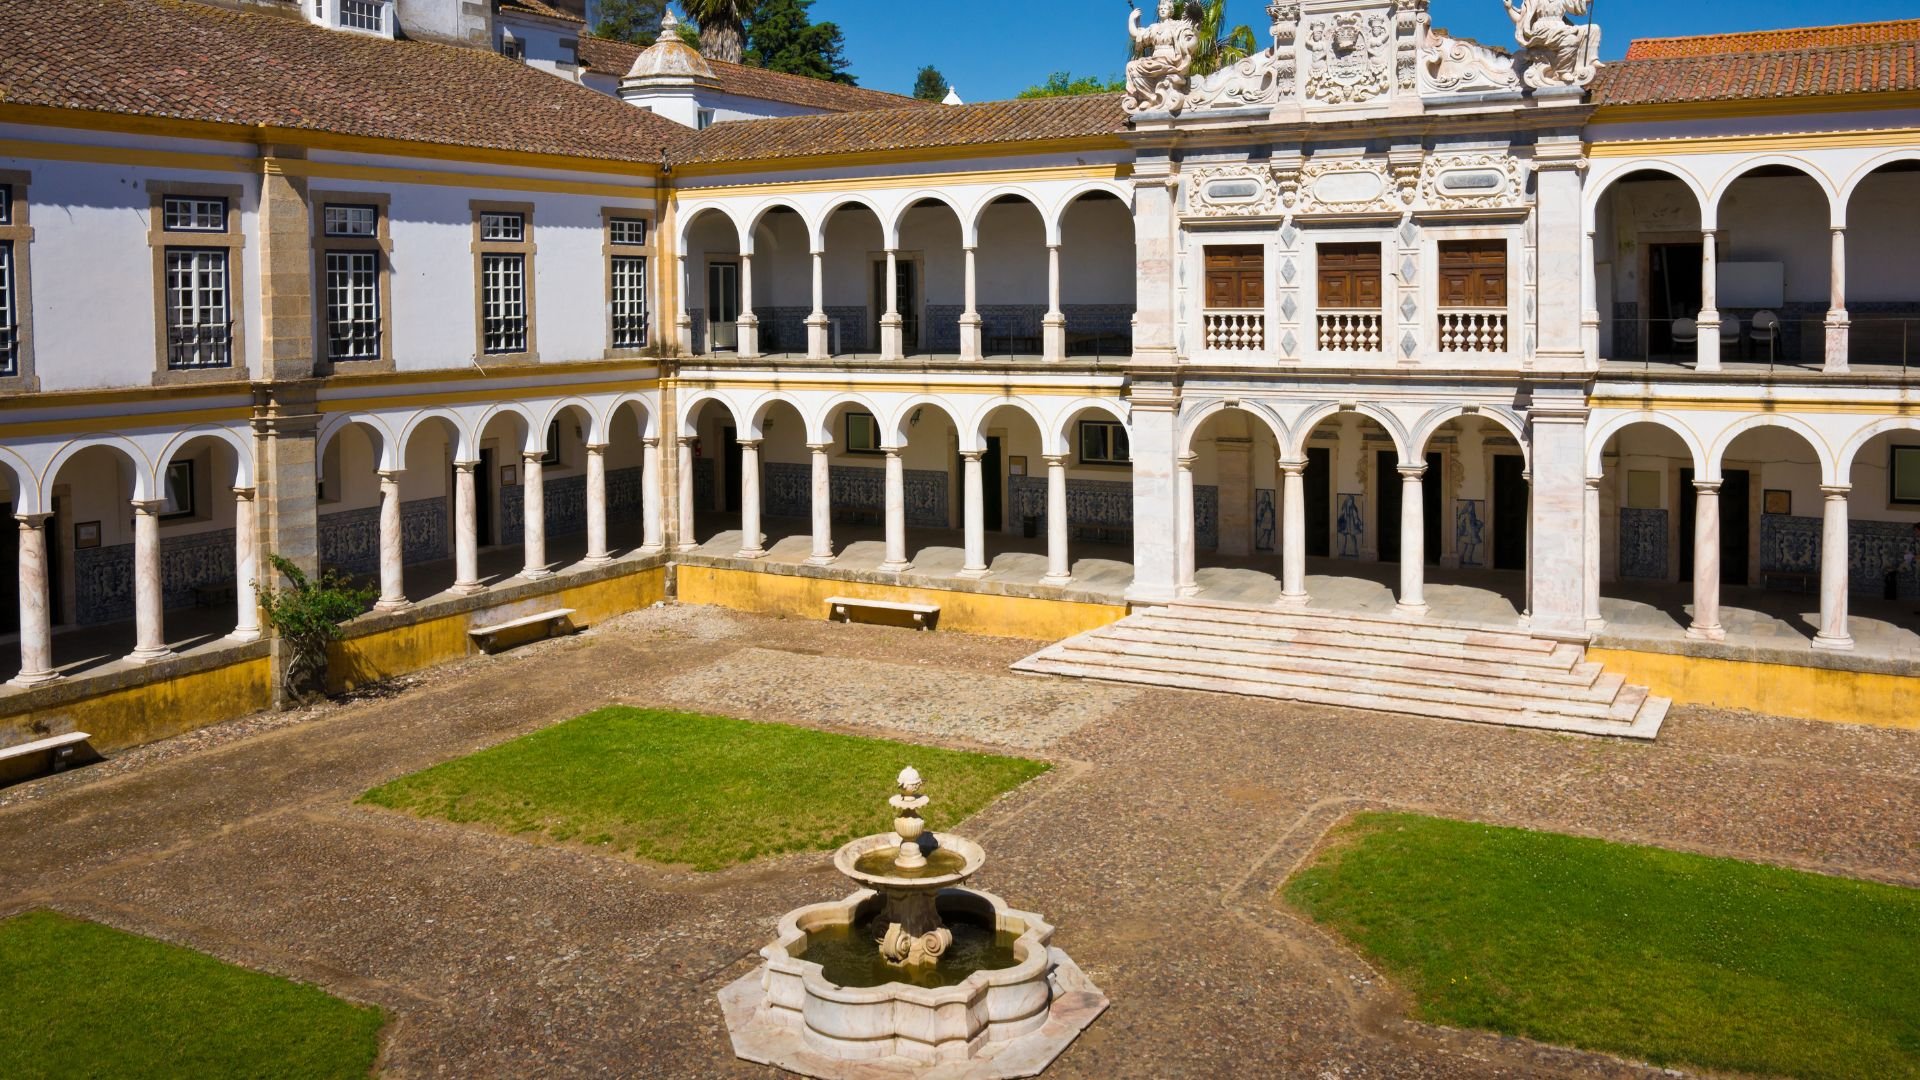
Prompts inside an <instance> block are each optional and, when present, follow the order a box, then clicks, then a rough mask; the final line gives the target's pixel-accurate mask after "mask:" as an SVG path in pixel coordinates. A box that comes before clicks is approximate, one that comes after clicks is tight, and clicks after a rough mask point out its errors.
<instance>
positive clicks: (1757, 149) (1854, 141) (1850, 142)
mask: <svg viewBox="0 0 1920 1080" xmlns="http://www.w3.org/2000/svg"><path fill="white" fill-rule="evenodd" d="M1916 142H1920V128H1897V129H1893V130H1889V131H1809V132H1791V133H1787V134H1781V135H1708V136H1683V137H1676V138H1671V139H1630V140H1622V141H1620V142H1596V143H1593V144H1592V145H1591V146H1589V147H1588V148H1587V156H1588V157H1590V158H1623V157H1645V156H1648V155H1653V154H1732V153H1765V152H1767V151H1771V150H1847V149H1866V150H1871V149H1877V148H1881V147H1899V146H1912V145H1914V144H1915V143H1916Z"/></svg>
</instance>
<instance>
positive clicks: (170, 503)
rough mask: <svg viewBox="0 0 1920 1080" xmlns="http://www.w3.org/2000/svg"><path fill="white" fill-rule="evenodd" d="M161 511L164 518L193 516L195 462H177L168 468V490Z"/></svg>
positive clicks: (164, 493)
mask: <svg viewBox="0 0 1920 1080" xmlns="http://www.w3.org/2000/svg"><path fill="white" fill-rule="evenodd" d="M162 494H163V495H165V496H166V497H165V499H163V500H162V502H163V505H162V507H161V510H160V516H161V517H163V518H178V517H191V516H192V515H193V462H192V461H175V462H172V463H170V464H169V465H168V466H167V488H166V490H165V491H164V492H162Z"/></svg>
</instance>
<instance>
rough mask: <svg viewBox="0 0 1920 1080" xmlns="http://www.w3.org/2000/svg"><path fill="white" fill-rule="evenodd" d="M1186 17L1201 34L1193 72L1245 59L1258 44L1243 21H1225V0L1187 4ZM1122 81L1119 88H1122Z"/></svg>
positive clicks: (1209, 71)
mask: <svg viewBox="0 0 1920 1080" xmlns="http://www.w3.org/2000/svg"><path fill="white" fill-rule="evenodd" d="M1187 17H1188V18H1190V19H1192V20H1193V22H1194V30H1195V31H1196V32H1197V33H1198V35H1199V38H1200V51H1199V52H1197V53H1195V54H1194V57H1193V74H1194V76H1196V77H1198V76H1201V75H1211V74H1213V73H1214V72H1216V71H1219V70H1220V69H1221V68H1223V67H1226V66H1228V65H1229V64H1233V63H1235V62H1237V61H1240V60H1244V59H1246V58H1247V57H1249V56H1251V55H1253V51H1254V50H1255V49H1257V48H1259V45H1260V43H1259V41H1257V40H1256V39H1255V38H1254V36H1253V29H1252V28H1251V27H1249V26H1247V24H1245V23H1241V24H1239V25H1237V26H1231V27H1230V26H1228V25H1227V0H1207V2H1206V3H1196V4H1190V5H1188V7H1187ZM1125 88H1126V87H1125V86H1124V85H1123V86H1121V87H1120V88H1119V89H1123V90H1124V89H1125Z"/></svg>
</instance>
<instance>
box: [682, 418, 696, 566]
mask: <svg viewBox="0 0 1920 1080" xmlns="http://www.w3.org/2000/svg"><path fill="white" fill-rule="evenodd" d="M698 441H699V440H698V439H695V438H694V437H693V436H691V435H682V436H680V543H679V548H680V550H681V551H692V550H693V549H695V548H697V547H699V546H700V541H698V540H696V539H695V538H694V535H693V444H694V443H695V442H698Z"/></svg>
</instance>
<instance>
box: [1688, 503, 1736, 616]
mask: <svg viewBox="0 0 1920 1080" xmlns="http://www.w3.org/2000/svg"><path fill="white" fill-rule="evenodd" d="M1693 490H1694V500H1693V624H1692V625H1691V626H1688V627H1687V636H1688V637H1690V638H1696V639H1699V640H1702V641H1720V640H1723V639H1725V638H1726V636H1727V631H1726V629H1725V628H1724V627H1722V626H1721V625H1720V481H1718V480H1695V481H1694V482H1693Z"/></svg>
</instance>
